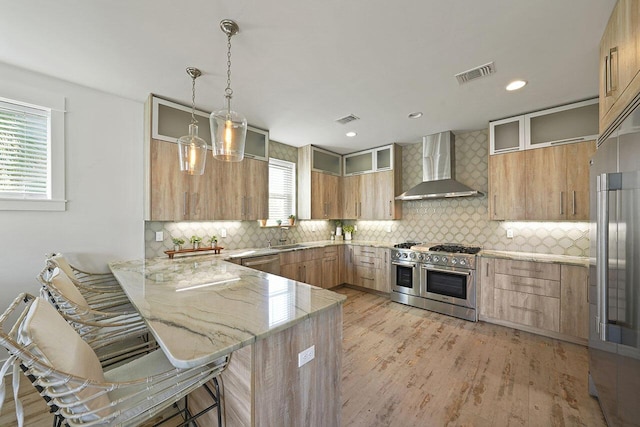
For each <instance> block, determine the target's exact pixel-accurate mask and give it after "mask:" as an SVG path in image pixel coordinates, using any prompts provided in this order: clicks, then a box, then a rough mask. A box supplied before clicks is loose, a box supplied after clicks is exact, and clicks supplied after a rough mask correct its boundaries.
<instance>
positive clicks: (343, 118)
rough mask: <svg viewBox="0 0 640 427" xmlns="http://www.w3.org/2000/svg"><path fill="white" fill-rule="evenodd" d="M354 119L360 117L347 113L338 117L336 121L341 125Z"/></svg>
mask: <svg viewBox="0 0 640 427" xmlns="http://www.w3.org/2000/svg"><path fill="white" fill-rule="evenodd" d="M355 120H360V117H358V116H354V115H353V114H349V115H348V116H344V117H342V118H339V119H338V120H336V122H338V123H340V124H341V125H346V124H347V123H350V122H353V121H355Z"/></svg>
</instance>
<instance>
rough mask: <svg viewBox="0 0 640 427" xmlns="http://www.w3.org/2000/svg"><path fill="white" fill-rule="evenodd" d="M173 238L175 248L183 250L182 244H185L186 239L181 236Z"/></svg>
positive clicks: (175, 249)
mask: <svg viewBox="0 0 640 427" xmlns="http://www.w3.org/2000/svg"><path fill="white" fill-rule="evenodd" d="M171 240H172V241H173V250H174V251H181V250H182V245H184V239H183V238H180V237H172V238H171Z"/></svg>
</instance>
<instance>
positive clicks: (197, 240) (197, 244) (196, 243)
mask: <svg viewBox="0 0 640 427" xmlns="http://www.w3.org/2000/svg"><path fill="white" fill-rule="evenodd" d="M189 241H190V242H191V244H192V245H193V249H198V248H200V243H201V242H202V237H198V236H195V235H194V236H191V238H190V239H189Z"/></svg>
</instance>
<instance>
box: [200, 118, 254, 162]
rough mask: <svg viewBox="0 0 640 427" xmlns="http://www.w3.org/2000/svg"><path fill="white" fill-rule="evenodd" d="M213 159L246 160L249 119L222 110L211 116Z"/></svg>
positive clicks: (226, 160) (227, 160)
mask: <svg viewBox="0 0 640 427" xmlns="http://www.w3.org/2000/svg"><path fill="white" fill-rule="evenodd" d="M209 122H210V124H211V140H212V142H213V157H214V158H215V159H218V160H222V161H225V162H240V161H242V159H243V158H244V143H245V140H246V138H247V119H246V118H245V117H244V116H243V115H242V114H239V113H237V112H235V111H231V110H228V109H222V110H218V111H214V112H213V113H211V116H209Z"/></svg>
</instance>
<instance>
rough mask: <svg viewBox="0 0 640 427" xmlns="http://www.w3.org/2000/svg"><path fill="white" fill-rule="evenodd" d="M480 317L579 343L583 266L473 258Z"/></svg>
mask: <svg viewBox="0 0 640 427" xmlns="http://www.w3.org/2000/svg"><path fill="white" fill-rule="evenodd" d="M479 261H480V262H479V264H480V265H479V269H478V285H479V295H480V298H479V301H480V306H479V307H478V309H479V313H480V320H485V321H488V322H493V323H499V324H503V325H506V326H510V327H514V328H519V329H523V330H526V331H529V332H534V333H539V334H541V335H548V336H552V337H554V338H561V339H567V340H570V341H574V342H580V343H585V342H586V340H587V338H588V326H589V325H588V307H589V305H588V302H587V268H586V267H582V266H576V265H567V264H558V263H544V262H534V261H519V260H509V259H494V258H488V257H480V258H479Z"/></svg>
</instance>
